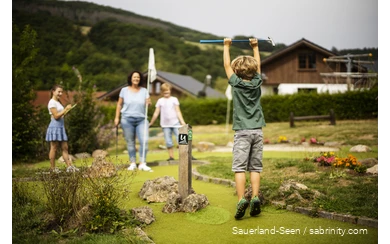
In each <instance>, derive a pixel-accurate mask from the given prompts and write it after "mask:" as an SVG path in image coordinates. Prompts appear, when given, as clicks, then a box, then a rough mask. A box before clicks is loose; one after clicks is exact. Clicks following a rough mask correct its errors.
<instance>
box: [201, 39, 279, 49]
mask: <svg viewBox="0 0 390 244" xmlns="http://www.w3.org/2000/svg"><path fill="white" fill-rule="evenodd" d="M257 40H258V41H259V42H264V41H265V42H269V43H271V44H272V46H273V47H274V46H275V42H274V40H273V39H272V38H271V37H268V39H257ZM199 42H200V43H223V40H200V41H199ZM232 42H249V40H234V39H232Z"/></svg>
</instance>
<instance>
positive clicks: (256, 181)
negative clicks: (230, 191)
mask: <svg viewBox="0 0 390 244" xmlns="http://www.w3.org/2000/svg"><path fill="white" fill-rule="evenodd" d="M250 178H251V186H252V198H253V197H255V196H257V195H258V194H259V190H260V173H259V172H251V173H250Z"/></svg>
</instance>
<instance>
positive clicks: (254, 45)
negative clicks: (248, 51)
mask: <svg viewBox="0 0 390 244" xmlns="http://www.w3.org/2000/svg"><path fill="white" fill-rule="evenodd" d="M249 44H250V45H251V47H252V49H253V57H254V58H255V59H256V60H257V72H258V73H259V74H260V75H261V68H260V65H261V63H260V62H261V60H260V51H259V45H258V40H257V39H256V38H249Z"/></svg>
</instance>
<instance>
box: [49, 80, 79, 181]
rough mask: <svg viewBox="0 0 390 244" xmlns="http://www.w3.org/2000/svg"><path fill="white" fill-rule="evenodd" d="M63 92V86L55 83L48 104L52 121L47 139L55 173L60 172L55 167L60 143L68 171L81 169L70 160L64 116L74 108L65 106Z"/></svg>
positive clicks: (52, 169)
mask: <svg viewBox="0 0 390 244" xmlns="http://www.w3.org/2000/svg"><path fill="white" fill-rule="evenodd" d="M62 92H63V88H62V86H60V85H55V86H54V87H53V88H52V90H51V93H52V98H51V99H50V101H49V104H48V106H47V108H48V109H49V114H50V115H51V121H50V124H49V126H48V128H47V131H46V141H48V142H50V152H49V159H50V169H51V171H53V172H54V173H59V172H60V170H59V169H58V168H56V167H55V158H56V151H57V147H58V145H59V146H60V147H61V150H62V157H63V159H64V160H65V163H66V165H67V169H66V171H67V172H74V171H79V169H77V168H76V167H74V166H73V165H72V163H71V161H70V160H69V153H68V135H67V134H66V131H65V121H64V116H65V114H67V113H68V112H69V111H70V110H71V109H72V105H71V104H68V106H66V107H65V108H64V106H62V104H61V102H60V98H61V96H62Z"/></svg>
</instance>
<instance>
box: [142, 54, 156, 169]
mask: <svg viewBox="0 0 390 244" xmlns="http://www.w3.org/2000/svg"><path fill="white" fill-rule="evenodd" d="M156 78H157V70H156V67H155V64H154V51H153V48H149V62H148V80H147V84H146V89H147V94H148V95H149V98H150V94H149V85H150V83H152V82H153V81H154V80H155V79H156ZM148 106H149V105H148V104H146V98H145V126H144V145H143V147H142V151H143V152H142V155H143V157H144V158H143V159H144V161H145V162H143V163H146V155H145V150H146V148H145V146H146V133H147V128H148V126H149V125H148V123H147V121H148Z"/></svg>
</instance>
